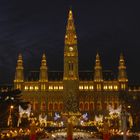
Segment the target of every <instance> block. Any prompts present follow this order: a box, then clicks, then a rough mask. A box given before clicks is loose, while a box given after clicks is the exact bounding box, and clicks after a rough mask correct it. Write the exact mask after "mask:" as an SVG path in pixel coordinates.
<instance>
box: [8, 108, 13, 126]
mask: <svg viewBox="0 0 140 140" xmlns="http://www.w3.org/2000/svg"><path fill="white" fill-rule="evenodd" d="M13 109H14V106H13V105H11V106H10V112H9V117H8V123H7V125H8V126H10V127H12V124H13V122H12V110H13Z"/></svg>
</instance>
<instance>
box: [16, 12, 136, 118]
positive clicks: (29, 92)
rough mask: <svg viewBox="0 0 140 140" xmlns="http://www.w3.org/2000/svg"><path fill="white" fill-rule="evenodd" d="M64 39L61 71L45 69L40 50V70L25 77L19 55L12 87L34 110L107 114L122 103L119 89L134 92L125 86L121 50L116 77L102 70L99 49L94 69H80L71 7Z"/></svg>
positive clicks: (124, 69)
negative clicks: (19, 91)
mask: <svg viewBox="0 0 140 140" xmlns="http://www.w3.org/2000/svg"><path fill="white" fill-rule="evenodd" d="M64 42H65V43H64V44H65V45H64V60H63V61H64V69H63V72H48V66H47V61H46V55H45V54H43V55H42V61H41V65H40V71H39V72H38V73H37V72H36V73H32V74H31V76H33V77H32V78H28V80H25V78H24V66H23V59H22V55H21V54H19V56H18V60H17V66H16V73H15V79H14V88H15V89H20V90H21V91H22V96H23V98H24V99H25V100H26V101H29V102H30V104H31V105H32V111H33V112H34V113H35V114H39V113H42V112H44V113H46V114H48V116H53V114H54V113H55V112H58V113H60V112H63V113H64V112H80V113H85V112H87V113H88V114H89V115H95V114H106V113H107V111H108V106H109V105H111V106H112V107H113V108H114V109H115V108H117V107H118V106H119V105H120V104H121V103H120V100H119V94H120V93H121V92H134V91H131V90H129V87H128V78H127V74H126V66H125V60H124V57H123V54H120V58H119V62H118V74H117V75H116V77H117V78H114V77H113V76H111V74H108V73H104V71H103V70H102V63H101V59H100V55H99V53H97V55H96V60H95V65H94V70H93V72H86V71H85V72H79V70H78V47H77V34H76V30H75V25H74V19H73V14H72V10H70V11H69V14H68V20H67V25H66V33H65V40H64ZM48 59H49V58H48ZM83 75H84V78H83ZM86 76H87V77H86ZM34 77H35V78H34ZM56 79H57V80H56Z"/></svg>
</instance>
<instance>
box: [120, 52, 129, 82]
mask: <svg viewBox="0 0 140 140" xmlns="http://www.w3.org/2000/svg"><path fill="white" fill-rule="evenodd" d="M118 69H119V73H118V80H119V81H120V82H127V81H128V79H127V74H126V66H125V60H124V56H123V54H122V53H121V54H120V60H119V67H118Z"/></svg>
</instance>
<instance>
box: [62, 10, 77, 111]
mask: <svg viewBox="0 0 140 140" xmlns="http://www.w3.org/2000/svg"><path fill="white" fill-rule="evenodd" d="M63 81H64V82H63V83H64V101H65V103H64V104H65V105H64V106H65V111H66V112H69V111H70V112H76V111H78V110H77V109H78V100H77V98H78V82H79V76H78V50H77V36H76V31H75V26H74V19H73V14H72V10H70V11H69V15H68V21H67V26H66V34H65V47H64V75H63Z"/></svg>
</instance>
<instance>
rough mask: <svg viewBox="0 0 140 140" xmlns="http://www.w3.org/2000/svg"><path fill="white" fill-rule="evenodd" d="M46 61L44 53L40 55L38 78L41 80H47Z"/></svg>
mask: <svg viewBox="0 0 140 140" xmlns="http://www.w3.org/2000/svg"><path fill="white" fill-rule="evenodd" d="M47 70H48V68H47V61H46V55H45V54H43V55H42V60H41V66H40V76H39V80H40V81H41V82H46V81H48V74H47Z"/></svg>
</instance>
